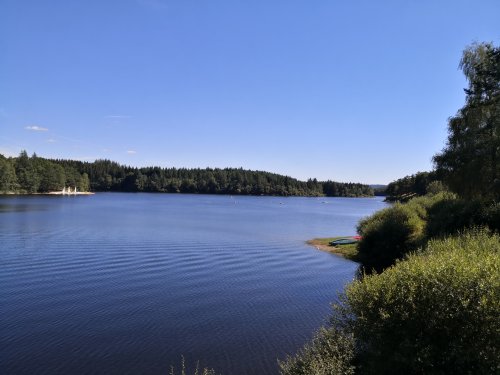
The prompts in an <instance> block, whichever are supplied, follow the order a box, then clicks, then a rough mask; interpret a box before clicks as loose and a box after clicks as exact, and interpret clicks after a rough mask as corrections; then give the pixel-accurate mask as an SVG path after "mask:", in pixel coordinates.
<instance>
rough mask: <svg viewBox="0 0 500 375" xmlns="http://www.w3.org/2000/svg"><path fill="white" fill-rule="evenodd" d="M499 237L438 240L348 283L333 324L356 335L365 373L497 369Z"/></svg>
mask: <svg viewBox="0 0 500 375" xmlns="http://www.w3.org/2000/svg"><path fill="white" fill-rule="evenodd" d="M499 271H500V237H499V236H498V235H490V234H489V233H487V232H486V231H478V232H470V233H466V234H463V235H461V236H458V237H450V238H447V239H443V240H433V241H430V242H429V244H428V247H427V249H426V250H425V251H424V252H423V254H421V255H417V254H413V255H410V256H409V257H408V258H407V259H406V260H405V261H403V262H399V263H397V264H396V266H394V267H392V268H390V269H388V270H386V271H384V272H383V273H382V274H379V275H372V276H365V277H364V278H363V279H362V280H360V281H355V282H354V283H352V284H351V285H349V286H348V288H347V289H346V292H345V296H344V305H343V306H338V305H337V307H336V311H337V313H338V315H337V316H334V317H333V318H332V324H333V325H334V326H337V327H339V326H341V327H343V328H344V329H345V330H347V332H350V333H352V334H353V335H354V337H355V338H356V348H357V353H356V362H357V363H358V366H359V373H361V374H387V373H392V374H399V373H408V374H424V373H425V374H458V373H460V374H493V373H495V372H496V371H498V370H499V365H500V362H499V359H498V358H500V353H499V347H498V343H499V342H500V331H499V327H500V321H499V315H498V311H500V278H499V277H498V275H499Z"/></svg>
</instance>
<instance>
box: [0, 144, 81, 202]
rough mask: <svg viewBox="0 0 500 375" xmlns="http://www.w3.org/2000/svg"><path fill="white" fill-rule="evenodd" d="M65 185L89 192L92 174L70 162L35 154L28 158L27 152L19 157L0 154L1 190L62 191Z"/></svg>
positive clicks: (26, 191) (12, 191) (20, 191)
mask: <svg viewBox="0 0 500 375" xmlns="http://www.w3.org/2000/svg"><path fill="white" fill-rule="evenodd" d="M64 186H71V187H76V188H77V189H78V190H79V191H88V190H89V188H90V181H89V176H88V174H87V173H85V172H80V171H79V170H78V169H77V168H75V167H73V166H71V165H70V164H64V163H59V162H56V161H53V160H48V159H44V158H40V157H38V156H37V155H36V154H33V155H32V156H31V157H29V156H28V154H27V153H26V151H22V152H21V153H20V154H19V156H18V157H17V158H6V157H5V156H3V155H1V154H0V192H3V193H27V194H33V193H45V192H49V191H57V190H62V189H63V187H64Z"/></svg>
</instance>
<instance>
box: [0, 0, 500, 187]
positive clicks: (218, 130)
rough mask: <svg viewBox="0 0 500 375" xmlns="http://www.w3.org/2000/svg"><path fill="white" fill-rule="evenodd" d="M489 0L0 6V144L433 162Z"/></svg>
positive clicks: (72, 150) (134, 160)
mask: <svg viewBox="0 0 500 375" xmlns="http://www.w3.org/2000/svg"><path fill="white" fill-rule="evenodd" d="M499 17H500V1H498V0H491V1H489V0H475V1H473V0H470V1H465V0H453V1H451V0H450V1H445V0H442V1H435V0H432V1H431V0H418V1H417V0H408V1H400V0H399V1H369V0H366V1H363V0H359V1H356V0H354V1H333V0H329V1H326V0H313V1H304V0H301V1H295V0H267V1H261V0H256V1H237V0H232V1H222V0H211V1H208V0H205V1H201V0H200V1H190V0H183V1H180V0H177V1H173V0H120V1H118V0H114V1H111V0H108V1H106V0H100V1H95V0H87V1H79V0H74V1H72V0H63V1H56V0H54V1H49V0H45V1H40V0H36V1H35V0H33V1H25V0H0V56H1V57H0V82H1V83H0V153H2V154H4V155H9V156H15V155H17V154H18V153H19V151H20V150H22V149H26V150H27V151H28V153H33V152H36V153H37V154H38V155H40V156H44V157H50V158H71V159H80V160H88V161H93V160H95V159H99V158H106V159H111V160H115V161H118V162H120V163H123V164H127V165H133V166H146V165H159V166H163V167H167V166H168V167H170V166H175V167H243V168H246V169H258V170H266V171H271V172H277V173H281V174H286V175H290V176H293V177H296V178H299V179H307V178H309V177H312V178H314V177H316V178H318V179H320V180H326V179H333V180H336V181H360V182H365V183H387V182H390V181H392V180H394V179H396V178H399V177H402V176H404V175H407V174H412V173H415V172H417V171H423V170H430V169H431V168H432V163H431V158H432V156H433V155H434V154H435V153H436V152H438V151H439V150H441V149H442V148H443V146H444V144H445V140H446V134H447V132H446V126H447V118H448V117H449V116H452V115H453V114H455V113H456V111H457V110H458V109H459V108H460V107H461V106H462V105H463V103H464V93H463V88H464V87H465V86H466V82H465V80H464V78H463V75H462V73H461V72H460V71H459V70H458V62H459V60H460V56H461V53H462V50H463V49H464V47H465V46H467V45H469V44H470V43H472V42H474V41H491V42H494V43H495V44H498V43H499V41H500V22H498V18H499Z"/></svg>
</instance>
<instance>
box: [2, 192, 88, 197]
mask: <svg viewBox="0 0 500 375" xmlns="http://www.w3.org/2000/svg"><path fill="white" fill-rule="evenodd" d="M94 194H95V193H93V192H91V191H77V192H76V193H63V192H62V191H48V192H46V193H19V192H13V191H7V192H1V193H0V195H64V196H66V195H69V196H71V195H94Z"/></svg>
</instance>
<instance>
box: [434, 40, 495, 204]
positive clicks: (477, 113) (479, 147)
mask: <svg viewBox="0 0 500 375" xmlns="http://www.w3.org/2000/svg"><path fill="white" fill-rule="evenodd" d="M460 67H461V68H462V71H463V72H464V74H465V77H466V78H467V81H468V83H469V85H468V88H467V89H466V90H465V92H466V95H467V96H466V103H465V105H464V106H463V107H462V108H461V109H460V110H459V111H458V113H457V114H456V115H455V116H454V117H452V118H450V120H449V123H448V141H447V144H446V147H445V148H444V149H443V151H442V152H441V153H440V154H438V155H436V156H435V157H434V162H435V165H436V170H437V172H438V174H439V175H441V176H443V178H444V179H445V181H446V183H447V185H448V186H449V187H450V188H451V189H452V190H453V191H455V192H456V193H458V194H459V195H460V196H462V197H464V198H467V199H470V198H482V199H485V198H491V199H494V200H496V201H498V200H499V199H500V160H499V158H500V151H499V150H500V48H499V47H496V46H494V45H492V44H489V43H482V44H474V45H472V46H470V47H469V48H467V49H466V50H465V51H464V53H463V57H462V60H461V62H460Z"/></svg>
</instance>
